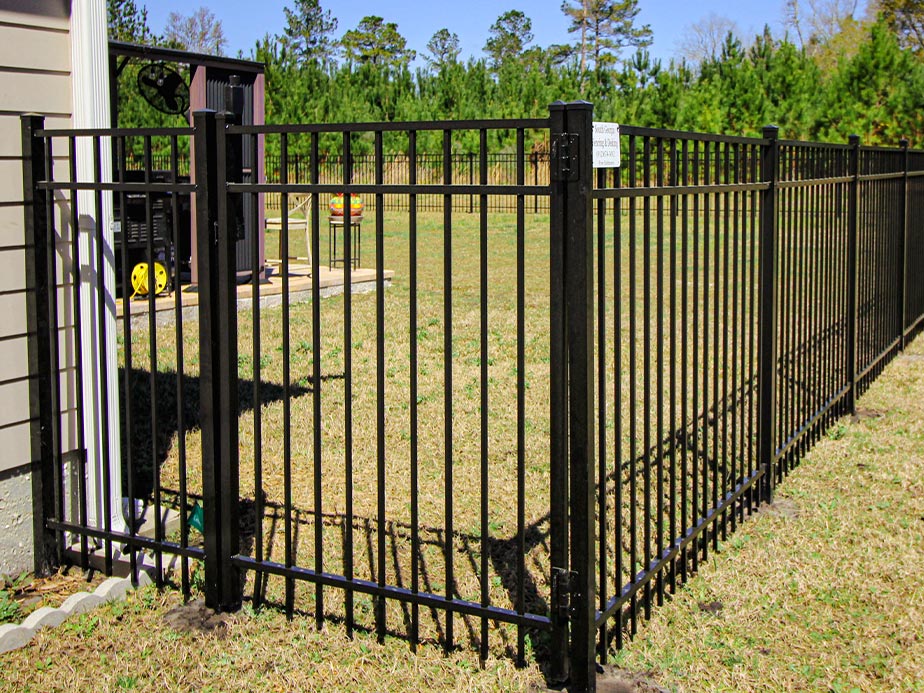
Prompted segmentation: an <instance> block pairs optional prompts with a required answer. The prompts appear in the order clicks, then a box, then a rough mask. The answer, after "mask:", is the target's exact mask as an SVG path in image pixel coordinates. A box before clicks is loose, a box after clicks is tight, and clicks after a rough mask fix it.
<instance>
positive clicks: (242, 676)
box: [0, 588, 541, 692]
mask: <svg viewBox="0 0 924 693" xmlns="http://www.w3.org/2000/svg"><path fill="white" fill-rule="evenodd" d="M180 603H181V602H180V598H179V595H178V594H177V593H176V592H174V591H169V590H168V591H165V592H163V593H158V592H157V591H156V590H155V589H153V588H145V589H143V590H141V591H140V592H138V593H134V594H132V595H130V596H129V597H128V600H127V601H126V602H118V603H114V604H110V605H106V606H104V607H101V608H99V609H97V610H96V611H94V612H92V613H89V614H84V615H81V616H78V617H75V618H73V619H71V620H69V621H67V622H66V623H65V624H64V625H63V626H61V627H59V628H57V629H56V630H53V631H46V632H43V633H41V634H39V635H38V636H37V637H36V638H35V640H34V641H33V642H32V644H30V645H29V646H28V647H26V648H24V649H22V650H18V651H15V652H11V653H8V654H5V655H2V659H0V662H2V666H0V690H3V691H17V692H25V691H119V690H139V691H216V692H217V691H232V690H236V691H383V690H388V691H420V690H427V689H429V690H434V691H485V692H487V691H523V690H526V689H527V688H529V687H530V685H531V684H533V683H535V682H536V681H541V676H540V675H539V672H538V670H537V668H536V667H535V666H531V667H529V668H526V669H517V668H516V667H515V666H514V665H513V663H512V662H511V661H510V660H509V659H498V660H490V661H488V662H487V663H486V665H485V667H484V668H480V667H479V665H478V659H477V655H476V654H474V653H471V652H459V653H455V654H452V655H449V656H447V655H444V654H443V653H442V651H441V650H440V649H438V648H435V647H422V648H421V649H420V650H419V651H418V653H416V654H415V653H412V652H410V651H409V649H408V647H407V643H406V642H404V641H402V640H398V639H395V638H388V639H387V640H386V641H385V642H384V643H381V644H379V643H378V642H376V640H375V638H374V637H373V636H371V635H369V634H366V633H362V632H358V633H356V634H355V637H354V638H353V639H348V638H347V637H346V636H345V635H344V633H343V629H342V628H339V627H337V626H336V625H332V626H331V627H328V628H326V629H324V630H323V631H317V630H316V629H315V628H314V626H313V621H312V620H310V619H305V618H296V619H295V620H293V621H287V620H286V618H285V616H284V615H283V614H281V613H280V612H279V611H275V610H266V611H261V612H258V613H255V612H253V611H252V610H250V609H249V608H245V609H244V610H242V611H241V612H239V613H237V614H234V615H228V616H224V617H223V621H224V625H221V626H218V627H217V628H215V629H213V630H211V631H210V632H203V631H202V630H199V629H197V628H196V627H195V626H194V625H191V627H180V628H179V629H177V627H175V626H174V625H171V624H169V623H168V622H167V620H168V619H166V618H165V617H166V615H167V614H168V613H169V612H170V610H171V609H173V608H175V607H178V606H179V605H180Z"/></svg>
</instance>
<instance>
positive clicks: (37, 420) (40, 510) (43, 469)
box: [20, 115, 62, 575]
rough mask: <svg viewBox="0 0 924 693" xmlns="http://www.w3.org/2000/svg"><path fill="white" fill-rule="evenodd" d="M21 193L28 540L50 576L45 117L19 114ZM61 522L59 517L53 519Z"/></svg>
mask: <svg viewBox="0 0 924 693" xmlns="http://www.w3.org/2000/svg"><path fill="white" fill-rule="evenodd" d="M20 126H21V131H22V192H23V213H24V222H25V224H24V230H25V245H26V247H25V258H26V288H27V289H28V291H27V293H26V320H27V324H28V329H29V334H30V337H29V340H28V341H29V347H28V351H29V373H30V374H31V375H33V376H34V377H33V378H32V379H31V380H30V384H29V413H30V415H31V417H32V424H31V429H30V437H31V443H32V445H31V447H32V536H33V556H34V570H35V574H36V575H49V574H50V573H52V572H53V571H54V569H55V568H56V567H57V566H58V565H59V558H60V557H59V556H58V545H57V536H56V534H55V532H54V531H52V530H50V529H48V525H47V520H49V519H51V518H52V517H54V516H55V515H56V509H57V506H58V502H57V499H58V490H57V484H56V483H55V482H56V474H55V465H56V455H55V452H56V448H57V445H56V443H55V439H54V431H55V425H54V416H55V414H54V411H55V408H56V407H55V405H54V401H53V392H54V383H55V381H56V380H57V377H58V373H57V367H56V363H55V361H56V359H55V357H54V354H53V352H52V346H53V345H56V344H57V343H58V341H57V335H56V332H57V315H55V314H53V313H52V311H51V300H50V299H51V296H50V295H49V290H48V289H49V277H51V278H52V281H53V278H54V272H55V270H54V253H53V250H54V236H53V232H52V231H51V227H50V224H49V222H50V220H49V219H48V195H49V193H48V192H47V191H45V190H40V189H39V188H38V183H39V181H43V180H45V178H46V174H47V172H46V170H45V148H44V140H43V139H42V138H41V137H36V136H35V132H36V131H37V130H41V129H42V128H44V127H45V118H44V117H43V116H39V115H24V116H21V118H20ZM58 519H62V518H58Z"/></svg>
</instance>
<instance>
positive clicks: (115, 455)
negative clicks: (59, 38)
mask: <svg viewBox="0 0 924 693" xmlns="http://www.w3.org/2000/svg"><path fill="white" fill-rule="evenodd" d="M106 24H107V21H106V3H105V2H104V0H72V2H71V83H72V90H73V101H74V111H73V124H74V127H75V128H108V127H111V123H110V118H109V39H108V36H107V30H106ZM76 147H77V177H78V180H80V181H92V180H93V179H94V171H93V141H92V138H88V137H80V138H78V139H77V143H76ZM111 152H112V145H111V141H110V139H109V138H106V137H103V138H101V159H102V160H101V165H102V180H103V181H111V180H112V153H111ZM77 204H78V208H79V213H80V221H79V227H80V236H79V260H80V265H79V266H80V274H81V285H80V311H81V318H82V323H83V325H84V330H83V350H82V353H81V354H80V359H81V364H82V366H83V392H82V393H80V394H79V395H78V396H82V397H83V404H84V415H83V426H84V432H85V439H86V444H87V504H88V508H87V510H88V517H89V521H90V524H91V525H96V526H97V527H99V528H102V527H104V526H105V525H104V516H105V507H106V506H105V504H104V496H105V488H104V484H103V459H104V457H103V454H102V450H103V449H104V446H108V450H109V479H110V489H109V501H110V513H109V515H110V523H111V525H110V526H111V528H112V530H113V531H121V532H127V531H128V528H127V526H126V523H125V520H124V517H123V514H122V471H121V461H120V460H121V449H120V448H121V446H120V441H119V431H120V430H121V429H120V422H119V383H118V373H119V371H118V367H117V363H116V314H115V311H116V291H115V254H114V244H113V233H112V193H111V192H104V193H103V204H102V211H103V214H102V218H100V219H96V218H95V216H96V206H95V199H94V193H93V191H80V192H78V194H77ZM100 239H102V243H103V258H104V259H103V271H102V281H103V287H104V289H105V308H104V310H103V314H102V315H100V314H99V303H98V289H99V280H100V276H99V273H98V270H97V261H96V258H97V250H98V246H97V245H96V244H97V243H98V242H99V240H100ZM100 326H102V327H104V328H105V334H106V339H105V343H102V344H101V343H100V333H101V330H100ZM100 354H103V355H104V356H103V358H102V359H101V358H100ZM101 361H102V364H101ZM101 371H104V372H105V374H106V379H107V383H108V398H107V400H106V401H103V396H102V389H101V378H100V375H101ZM104 408H105V409H106V411H108V414H109V431H108V432H104V431H103V430H102V411H103V409H104Z"/></svg>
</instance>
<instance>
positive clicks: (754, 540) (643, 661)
mask: <svg viewBox="0 0 924 693" xmlns="http://www.w3.org/2000/svg"><path fill="white" fill-rule="evenodd" d="M907 353H908V355H909V356H915V357H917V356H922V355H924V339H922V338H918V339H917V340H916V341H915V342H914V343H913V344H911V345H910V346H909V348H908V351H907ZM859 405H860V406H859V411H863V412H867V413H868V412H876V414H877V415H875V416H869V415H866V416H858V417H857V420H851V419H850V418H849V417H846V418H845V419H843V420H842V421H841V422H839V423H838V424H836V425H835V426H833V427H832V428H831V433H830V434H829V435H828V436H827V437H826V438H825V439H823V440H822V441H821V442H820V443H819V444H818V445H816V447H815V448H814V449H813V450H812V451H811V452H810V453H809V454H808V455H807V457H806V458H805V459H804V460H803V462H802V463H801V464H800V466H799V467H798V468H797V469H796V470H795V471H794V472H793V473H792V474H791V475H790V476H789V477H788V478H787V479H786V480H785V481H784V482H783V483H782V484H780V485H779V486H778V488H777V495H776V500H775V502H774V504H773V505H771V506H769V507H768V508H767V510H766V511H762V512H760V513H758V514H757V515H756V516H755V517H754V519H753V520H750V521H748V522H747V523H746V524H744V525H743V526H742V527H741V528H739V530H738V532H737V533H736V534H734V535H733V536H731V537H730V538H729V541H728V542H727V543H726V544H724V546H723V550H722V552H721V553H719V554H718V555H716V554H712V556H711V557H710V560H709V562H708V563H707V564H705V565H703V566H702V569H701V572H700V574H699V575H698V576H696V577H695V578H694V579H692V580H691V581H690V582H689V584H688V585H687V587H686V588H685V589H683V590H681V591H680V592H679V593H678V594H677V595H675V596H674V598H673V600H672V601H671V602H670V603H668V604H665V606H664V607H663V608H660V609H657V610H656V611H655V613H654V617H653V619H652V620H651V621H650V622H649V623H647V624H645V625H644V626H643V627H642V629H641V632H640V634H639V636H638V637H637V638H636V639H635V641H633V642H631V643H629V644H628V645H627V646H626V647H625V649H624V650H622V651H621V652H617V653H615V654H614V660H615V662H616V664H617V665H619V666H620V667H623V668H626V669H629V670H633V671H654V672H655V678H656V680H657V681H658V682H659V683H660V684H662V685H664V686H667V687H668V688H669V689H670V690H677V691H705V690H711V691H718V690H721V691H816V690H817V691H864V692H865V691H883V692H886V691H889V692H891V691H920V690H924V521H922V520H924V482H922V481H921V479H922V475H921V472H922V469H924V369H922V368H921V365H920V361H919V360H917V359H914V358H900V359H896V360H895V362H893V363H892V364H891V365H890V366H889V367H888V368H887V369H886V370H885V372H884V373H883V374H882V376H881V377H880V379H879V380H878V381H877V382H875V383H873V385H872V386H871V387H870V389H869V391H868V392H867V393H866V394H865V395H864V396H863V397H862V398H861V400H860V402H859ZM859 411H858V414H859ZM786 508H797V512H790V511H789V510H786ZM713 603H721V604H722V605H723V608H722V610H721V613H720V614H719V615H714V614H713V613H710V612H711V610H710V609H706V610H704V609H702V606H701V605H703V604H707V605H708V604H713Z"/></svg>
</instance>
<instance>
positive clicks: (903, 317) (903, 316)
mask: <svg viewBox="0 0 924 693" xmlns="http://www.w3.org/2000/svg"><path fill="white" fill-rule="evenodd" d="M899 144H900V146H901V148H902V172H903V174H904V175H903V176H902V246H901V256H900V257H901V265H900V267H899V272H898V282H899V284H898V320H899V323H898V348H899V350H900V351H904V350H905V328H906V327H907V325H908V311H907V305H906V302H907V300H908V293H907V292H908V210H909V203H908V159H909V157H908V140H907V139H905V138H904V137H903V138H902V140H901V142H900V143H899Z"/></svg>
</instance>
